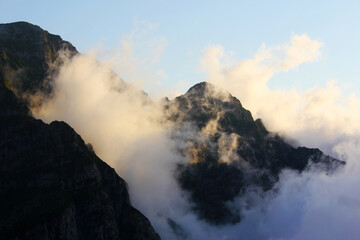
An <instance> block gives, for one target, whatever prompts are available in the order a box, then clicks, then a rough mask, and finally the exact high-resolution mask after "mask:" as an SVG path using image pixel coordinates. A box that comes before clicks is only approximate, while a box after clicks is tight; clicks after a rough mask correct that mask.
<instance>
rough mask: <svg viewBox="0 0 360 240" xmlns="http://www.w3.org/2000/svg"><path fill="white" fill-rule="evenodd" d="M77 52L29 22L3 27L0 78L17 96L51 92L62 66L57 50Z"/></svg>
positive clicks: (64, 42)
mask: <svg viewBox="0 0 360 240" xmlns="http://www.w3.org/2000/svg"><path fill="white" fill-rule="evenodd" d="M60 50H66V51H67V52H68V54H70V55H74V54H76V53H77V51H76V49H75V47H74V46H72V45H71V44H70V43H69V42H66V41H63V40H62V39H61V37H60V36H57V35H53V34H50V33H48V32H47V31H45V30H43V29H41V28H40V27H38V26H36V25H32V24H30V23H27V22H16V23H8V24H0V75H1V76H2V77H3V79H4V81H5V84H6V86H7V88H9V89H11V90H13V91H14V92H15V93H16V94H17V95H18V96H23V95H24V94H25V93H29V94H31V93H34V92H36V91H41V92H44V93H50V92H51V87H52V85H51V84H52V83H51V81H50V79H49V77H50V76H51V74H52V73H53V72H52V71H56V66H57V65H59V64H60V59H59V58H58V55H57V53H58V51H60Z"/></svg>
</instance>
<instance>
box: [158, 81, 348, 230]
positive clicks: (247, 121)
mask: <svg viewBox="0 0 360 240" xmlns="http://www.w3.org/2000/svg"><path fill="white" fill-rule="evenodd" d="M165 109H166V112H167V116H168V119H170V120H171V121H173V122H175V123H176V125H177V126H178V128H180V129H181V128H182V127H183V126H187V125H186V124H189V123H190V124H192V125H193V126H195V132H197V135H195V134H194V135H193V136H195V137H190V138H189V139H186V141H187V143H188V147H187V148H185V149H180V150H181V151H183V153H184V155H186V156H188V158H189V162H188V163H186V164H180V165H179V166H178V168H177V173H176V177H177V180H178V182H179V184H180V186H181V187H182V189H184V190H185V191H187V192H189V193H190V200H191V201H192V202H193V209H194V211H195V212H197V214H198V216H199V217H200V218H201V219H204V220H206V221H208V222H209V223H212V224H228V223H236V222H239V221H240V220H241V209H231V208H229V207H228V203H230V202H231V201H233V200H234V199H235V198H237V197H241V196H242V195H244V194H245V193H246V192H247V191H249V190H250V189H253V188H254V187H258V188H261V189H262V191H269V190H271V189H272V188H273V187H274V185H275V183H276V182H277V181H278V180H279V174H280V172H281V171H282V170H283V169H293V170H295V171H298V172H301V171H304V170H306V169H307V168H310V167H315V168H317V169H320V170H323V171H326V172H328V173H331V172H332V171H334V170H335V169H336V168H337V167H339V166H340V165H343V164H344V162H341V161H339V160H336V159H334V158H332V157H330V156H327V155H325V154H323V153H322V152H321V151H320V150H319V149H309V148H306V147H297V148H295V147H293V146H291V145H289V144H287V143H286V142H285V141H284V140H283V139H282V138H281V137H279V136H278V135H276V134H273V133H269V132H268V131H267V130H266V128H265V126H264V125H263V124H262V122H261V120H260V119H257V120H256V121H254V119H253V117H252V115H251V113H250V111H248V110H246V109H244V108H243V107H242V105H241V103H240V101H239V100H238V99H236V98H235V97H233V96H231V95H230V94H229V93H228V92H225V91H222V90H219V89H217V88H216V87H215V86H213V85H211V84H209V83H206V82H202V83H199V84H196V85H195V86H193V87H192V88H190V89H189V91H188V92H187V93H186V94H184V95H182V96H179V97H177V98H175V99H174V100H173V101H169V102H167V104H166V107H165Z"/></svg>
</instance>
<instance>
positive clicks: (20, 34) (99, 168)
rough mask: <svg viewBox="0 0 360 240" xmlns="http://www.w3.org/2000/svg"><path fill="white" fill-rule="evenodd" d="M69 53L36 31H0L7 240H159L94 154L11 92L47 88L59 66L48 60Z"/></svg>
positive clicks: (0, 153)
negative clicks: (51, 67) (46, 82)
mask: <svg viewBox="0 0 360 240" xmlns="http://www.w3.org/2000/svg"><path fill="white" fill-rule="evenodd" d="M14 38H15V39H17V40H16V41H13V40H11V39H14ZM63 46H68V47H70V48H72V47H71V45H69V44H68V43H67V42H62V40H61V38H59V37H58V36H54V35H51V34H49V33H47V32H45V31H43V30H41V29H40V28H39V27H37V26H34V25H31V24H28V23H23V22H20V23H14V24H2V25H0V49H1V50H0V52H1V63H0V64H1V68H0V70H1V71H0V73H1V74H0V213H1V214H0V239H17V240H19V239H26V240H28V239H49V240H50V239H84V240H85V239H139V240H140V239H159V238H160V237H159V235H158V234H157V233H156V232H155V231H154V229H153V228H152V226H151V224H150V222H149V220H148V219H147V218H146V217H145V216H144V215H142V214H141V213H140V212H139V211H138V210H136V209H135V208H134V207H132V206H131V204H130V200H129V193H128V190H127V184H126V182H125V181H124V180H123V179H122V178H120V177H119V176H118V175H117V174H116V172H115V170H114V169H112V168H111V167H109V166H108V165H107V164H106V163H105V162H103V161H102V160H101V159H99V158H98V157H97V156H96V154H95V153H94V152H93V151H92V148H91V146H90V145H86V144H85V143H84V141H83V140H82V138H81V137H80V136H79V135H78V134H77V133H76V132H75V131H74V130H73V129H72V128H71V127H70V126H69V125H67V124H66V123H64V122H57V121H55V122H52V123H51V124H45V123H43V122H42V121H41V120H36V119H34V118H33V117H32V116H31V115H30V113H29V112H30V111H29V109H28V108H27V106H26V105H25V104H24V102H23V101H22V99H21V98H18V97H16V95H15V94H14V93H13V92H12V91H11V90H13V91H15V92H17V93H19V92H25V91H32V90H34V89H36V88H37V87H40V86H44V85H43V84H42V81H43V79H44V77H45V76H46V73H47V68H48V66H47V65H46V64H45V62H46V61H48V60H52V61H55V60H56V59H46V56H48V57H51V54H50V53H53V51H57V50H58V49H60V48H61V47H63ZM72 49H73V50H74V48H72ZM44 51H45V52H44ZM49 54H50V55H49ZM13 72H16V74H18V75H15V74H12V73H13ZM15 76H16V78H15ZM13 77H14V78H13ZM32 80H33V81H34V82H32ZM17 81H20V83H21V84H20V83H17ZM22 81H24V82H22ZM27 81H30V82H31V84H30V83H29V82H27ZM23 83H24V84H23ZM32 83H34V85H32Z"/></svg>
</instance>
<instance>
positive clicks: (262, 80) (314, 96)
mask: <svg viewBox="0 0 360 240" xmlns="http://www.w3.org/2000/svg"><path fill="white" fill-rule="evenodd" d="M322 45H323V44H322V43H320V42H318V41H315V40H311V39H310V38H309V37H308V36H306V35H301V36H297V35H294V36H293V37H292V39H291V41H290V43H288V44H284V45H280V46H275V47H267V46H265V45H263V46H261V47H260V49H259V51H258V52H257V54H256V55H255V56H254V57H253V58H252V59H246V60H242V61H239V62H233V61H232V60H231V59H232V57H231V56H229V54H227V53H226V52H225V51H224V49H223V48H222V47H220V46H214V47H210V48H208V49H207V50H206V52H205V54H204V56H203V59H202V62H201V63H202V66H203V69H204V70H205V71H207V73H208V75H209V76H208V79H207V80H208V81H210V82H213V83H214V84H215V85H217V86H220V87H222V88H224V89H228V90H230V92H231V93H232V94H233V95H235V96H236V97H238V98H239V99H240V101H241V102H242V103H243V106H244V107H246V108H247V109H249V110H250V111H251V112H252V113H253V115H255V116H256V117H261V118H263V120H264V122H265V124H266V126H267V127H268V128H270V130H272V131H277V132H281V133H282V134H284V135H286V137H288V138H290V139H297V140H299V144H302V145H306V146H314V147H317V146H320V147H321V148H322V150H326V151H327V152H328V153H332V154H334V155H335V156H336V157H338V158H340V159H342V160H346V161H347V164H346V167H345V168H344V169H343V170H342V171H340V172H338V173H336V174H335V175H326V174H325V173H320V172H317V171H316V170H311V171H309V172H306V173H303V174H301V175H299V174H297V173H295V172H292V171H284V172H283V173H282V174H281V176H280V181H279V183H278V184H277V186H276V189H277V193H276V194H274V192H267V193H264V192H262V191H261V190H259V189H250V190H249V191H248V192H247V194H245V197H242V198H239V199H236V201H234V202H232V203H229V204H230V205H231V204H233V205H234V207H239V206H241V207H242V209H245V210H244V211H243V212H242V221H241V222H240V223H239V224H236V225H226V226H211V225H208V224H207V223H205V222H204V221H200V220H199V219H197V217H196V215H194V214H193V213H192V211H191V206H190V205H189V203H188V201H187V200H186V199H187V197H186V193H184V192H183V191H181V190H180V189H179V186H178V184H177V182H176V180H175V179H174V176H173V173H174V170H175V168H176V164H177V163H179V162H184V161H188V160H189V159H187V158H186V157H184V156H183V155H181V154H179V153H178V151H176V150H178V148H179V147H180V148H181V147H182V146H186V144H187V143H186V139H195V138H206V136H207V135H208V134H212V132H213V131H214V129H216V128H215V126H216V123H217V121H216V119H215V120H214V121H212V122H211V123H210V124H208V126H207V127H206V128H204V129H202V136H199V134H198V133H196V131H195V130H194V128H193V127H192V126H191V125H185V126H183V127H182V128H181V129H175V128H171V131H169V128H168V127H169V126H167V125H166V124H164V121H163V111H162V108H161V103H160V102H157V101H154V100H152V99H150V98H149V97H148V96H147V95H146V94H144V93H143V92H142V91H141V90H140V89H139V88H138V87H134V85H132V84H130V85H129V84H125V83H124V81H123V80H122V79H120V78H119V77H118V76H117V75H115V74H114V72H113V70H112V68H113V67H115V69H116V66H119V65H118V63H119V62H117V61H118V60H119V59H120V60H121V61H120V62H121V63H123V62H128V63H129V62H130V65H133V66H134V68H132V70H131V71H134V72H135V73H136V72H137V71H138V70H137V69H139V68H142V66H141V64H142V63H141V62H137V61H135V62H133V60H131V59H134V58H133V54H134V51H133V50H132V47H133V46H131V44H130V45H127V44H125V45H124V46H123V50H126V51H128V52H127V54H125V55H124V54H120V55H119V56H126V55H127V56H129V57H128V58H125V57H124V58H117V57H115V58H109V59H107V60H108V61H107V62H106V64H99V62H97V61H96V60H95V59H96V58H95V57H94V56H93V55H91V54H85V55H79V56H75V57H74V58H72V59H67V58H66V57H65V58H64V65H63V66H62V67H61V69H60V70H59V72H58V75H57V76H56V77H55V83H54V96H53V98H52V99H50V100H49V101H47V102H46V103H44V104H43V105H42V108H39V109H33V111H34V114H35V115H36V116H37V117H39V118H41V119H43V120H45V121H47V122H50V121H52V120H64V121H66V122H68V123H69V124H70V125H71V126H72V127H74V128H75V130H76V131H77V132H78V133H79V134H80V135H81V136H82V137H83V138H84V139H85V141H86V142H90V143H91V144H92V145H93V146H94V149H95V152H96V153H97V154H98V155H99V156H100V157H101V158H102V159H103V160H104V161H106V162H108V163H109V164H110V165H111V166H112V167H114V168H115V169H116V171H117V172H118V173H119V174H120V175H121V176H122V177H123V178H125V180H126V181H127V182H128V183H129V190H130V194H131V199H132V202H133V203H134V205H135V206H136V207H137V208H139V209H140V210H141V211H142V212H143V213H144V214H145V215H146V216H147V217H149V219H150V220H151V222H152V223H153V225H154V227H155V229H156V230H157V231H158V232H159V233H160V234H161V236H162V237H163V239H175V238H176V236H175V235H174V234H173V232H172V230H171V229H170V227H169V224H168V221H169V220H168V218H171V219H173V220H174V221H176V222H177V223H178V224H179V225H181V227H182V228H183V230H184V232H185V233H186V236H187V237H188V238H189V239H244V238H246V239H354V238H356V237H357V236H359V235H360V232H359V228H358V227H357V224H358V223H359V222H360V212H359V211H360V192H359V190H357V189H358V186H359V185H360V166H359V164H358V163H359V161H358V159H359V158H360V150H359V149H360V143H359V139H360V126H359V124H358V123H359V120H360V113H359V107H360V101H359V99H358V98H357V96H356V95H355V94H353V95H350V96H346V95H344V94H343V93H342V90H341V88H340V87H338V86H337V85H336V82H335V81H329V82H328V84H327V86H325V87H323V88H314V89H309V90H306V91H298V90H296V89H291V90H271V89H270V88H269V87H268V85H267V84H268V82H269V81H270V79H271V77H272V76H273V75H274V74H275V73H277V72H286V71H289V70H290V69H294V68H298V67H300V65H301V64H302V63H305V62H312V61H315V60H317V59H319V57H320V56H321V53H320V49H321V46H322ZM158 51H159V52H161V50H155V52H158ZM154 56H155V58H151V59H155V60H156V54H155V53H154ZM150 62H151V61H150ZM120 65H121V64H120ZM138 65H140V66H138ZM125 66H126V65H125ZM117 70H118V72H119V71H120V72H121V69H117ZM124 71H125V70H124ZM142 76H143V77H144V78H147V77H146V75H142ZM148 80H149V79H148ZM134 81H135V82H136V78H134ZM149 81H150V80H149ZM136 85H137V84H135V86H136ZM209 94H216V95H217V96H219V97H221V96H224V94H223V92H222V91H219V92H210V93H209ZM174 136H175V137H174ZM219 141H220V142H219V146H220V149H219V154H220V155H221V156H222V161H224V162H228V161H232V159H236V157H237V156H236V154H235V153H234V151H233V150H234V148H235V147H236V145H237V141H238V136H236V135H222V136H221V138H220V139H219Z"/></svg>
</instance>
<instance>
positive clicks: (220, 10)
mask: <svg viewBox="0 0 360 240" xmlns="http://www.w3.org/2000/svg"><path fill="white" fill-rule="evenodd" d="M0 9H2V11H1V16H0V22H3V23H6V22H13V21H20V20H21V21H28V22H31V23H33V24H36V25H39V26H40V27H42V28H43V29H46V30H48V31H49V32H50V33H55V34H58V35H60V36H62V38H63V39H65V40H68V41H70V42H72V43H73V44H74V45H75V46H76V47H77V49H78V50H79V51H80V52H86V51H88V50H90V49H92V48H94V47H97V46H99V45H100V44H101V45H102V46H104V47H105V48H114V47H118V46H119V42H120V40H121V39H123V38H124V37H125V36H127V35H128V34H130V33H131V32H132V31H133V29H134V24H135V22H146V23H149V24H151V25H152V26H153V30H151V31H150V32H149V33H147V34H144V35H142V36H139V38H138V39H136V41H137V42H138V45H137V46H138V49H137V51H136V55H137V56H138V57H146V56H142V54H143V52H146V51H142V50H144V49H146V47H147V45H146V44H145V42H146V41H148V40H150V39H152V38H154V37H156V38H157V39H165V43H166V44H165V50H164V52H163V54H162V56H161V58H160V60H159V62H158V63H156V64H155V65H154V66H153V68H154V69H162V70H164V72H165V74H166V76H167V79H166V80H163V81H162V85H163V87H167V86H171V85H176V84H178V83H179V82H185V84H184V86H183V87H184V89H186V88H187V87H190V86H191V85H193V84H194V83H196V82H200V81H203V80H204V78H205V74H204V73H202V72H200V71H199V68H200V67H199V65H200V58H201V56H202V54H203V50H204V49H205V48H206V47H208V46H210V45H221V46H223V47H224V48H225V50H226V51H232V52H233V53H234V56H235V58H236V59H238V60H240V59H245V58H250V57H252V56H253V55H254V54H255V53H256V51H257V50H258V48H259V47H260V46H261V44H263V43H265V44H266V45H268V46H271V45H278V44H283V43H286V42H288V41H289V40H290V38H291V36H292V35H293V34H303V33H306V34H307V35H308V36H309V37H310V38H311V39H315V40H318V41H321V42H323V43H324V47H322V49H321V50H322V57H321V59H320V60H319V61H317V62H314V63H305V64H302V65H300V67H299V68H298V69H297V70H291V71H289V72H287V73H279V74H277V75H275V76H274V77H273V79H272V80H271V81H270V86H271V87H272V88H290V87H296V88H298V89H308V88H310V87H313V86H319V87H320V86H325V84H326V81H327V80H329V79H336V80H338V83H339V85H340V86H347V91H349V92H350V91H356V92H357V94H358V95H360V45H359V43H360V31H359V29H360V1H330V0H328V1H314V0H312V1H307V0H306V1H110V0H105V1H90V0H88V1H81V0H72V1H68V0H63V1H45V0H32V1H29V0H0Z"/></svg>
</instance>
